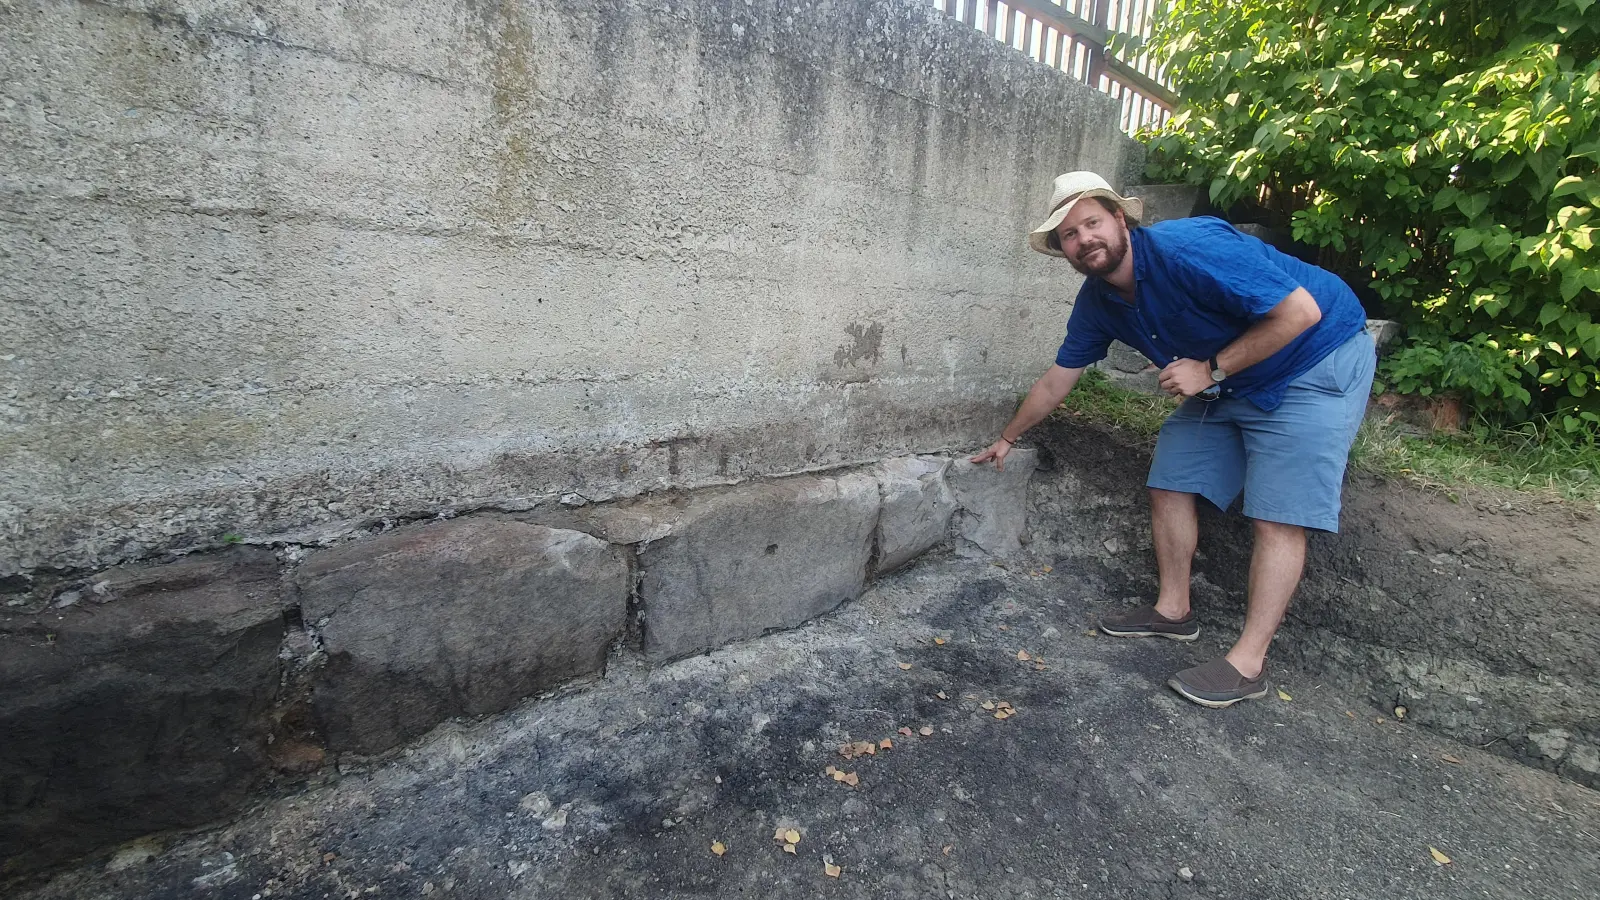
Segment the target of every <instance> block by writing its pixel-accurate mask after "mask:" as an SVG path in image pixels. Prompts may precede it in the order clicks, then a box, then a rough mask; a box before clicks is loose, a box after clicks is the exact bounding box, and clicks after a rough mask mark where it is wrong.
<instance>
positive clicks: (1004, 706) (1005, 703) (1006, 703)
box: [995, 700, 1011, 709]
mask: <svg viewBox="0 0 1600 900" xmlns="http://www.w3.org/2000/svg"><path fill="white" fill-rule="evenodd" d="M995 705H996V706H998V707H1000V708H1001V709H1010V708H1011V701H1010V700H1001V701H1000V702H999V703H996V704H995Z"/></svg>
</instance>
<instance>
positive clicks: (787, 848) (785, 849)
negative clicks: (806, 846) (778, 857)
mask: <svg viewBox="0 0 1600 900" xmlns="http://www.w3.org/2000/svg"><path fill="white" fill-rule="evenodd" d="M783 852H785V853H793V854H794V855H795V856H799V855H800V852H799V851H798V850H796V849H794V845H793V844H784V845H783Z"/></svg>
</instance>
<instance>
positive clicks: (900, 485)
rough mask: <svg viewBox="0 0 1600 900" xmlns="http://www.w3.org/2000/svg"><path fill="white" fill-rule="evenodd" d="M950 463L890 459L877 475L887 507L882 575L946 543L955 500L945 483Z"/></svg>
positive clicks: (881, 520)
mask: <svg viewBox="0 0 1600 900" xmlns="http://www.w3.org/2000/svg"><path fill="white" fill-rule="evenodd" d="M948 468H950V461H949V460H948V459H941V458H938V457H929V456H913V457H905V458H902V459H891V460H888V461H887V462H884V463H883V464H881V465H879V466H878V467H877V468H876V469H875V470H874V471H873V474H874V475H875V476H876V477H877V479H878V489H879V495H880V496H881V497H882V498H883V509H882V511H881V512H879V514H878V572H880V573H883V572H892V571H894V570H895V569H898V568H900V567H901V566H903V565H905V564H906V563H908V562H910V561H911V560H913V559H915V558H917V557H918V556H921V555H922V554H923V553H926V552H927V551H928V550H929V549H931V548H932V547H934V546H936V545H938V544H939V543H940V542H941V541H943V540H944V539H945V536H946V535H947V534H948V533H949V531H950V517H951V515H953V514H954V513H955V511H956V497H955V494H954V493H952V492H951V490H950V485H948V484H946V483H945V478H944V473H945V470H946V469H948Z"/></svg>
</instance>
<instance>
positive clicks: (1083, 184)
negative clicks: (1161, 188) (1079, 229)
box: [1028, 172, 1144, 257]
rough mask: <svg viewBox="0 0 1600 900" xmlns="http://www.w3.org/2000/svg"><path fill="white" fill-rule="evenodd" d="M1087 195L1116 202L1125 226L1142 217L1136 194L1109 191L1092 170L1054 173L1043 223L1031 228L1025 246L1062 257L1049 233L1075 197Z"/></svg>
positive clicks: (1079, 198) (1063, 215)
mask: <svg viewBox="0 0 1600 900" xmlns="http://www.w3.org/2000/svg"><path fill="white" fill-rule="evenodd" d="M1090 197H1105V198H1107V199H1110V200H1114V201H1116V204H1117V206H1119V207H1121V208H1122V214H1123V216H1125V217H1126V218H1127V220H1128V224H1129V225H1137V224H1139V220H1140V219H1141V218H1143V217H1144V201H1143V200H1140V199H1139V198H1138V197H1124V196H1122V195H1121V194H1119V193H1117V192H1116V191H1113V190H1112V189H1111V185H1109V184H1106V180H1105V179H1104V178H1101V177H1100V176H1099V175H1096V174H1095V173H1093V172H1068V173H1067V174H1065V175H1058V176H1056V183H1055V190H1052V191H1051V192H1050V215H1049V217H1047V218H1046V219H1045V220H1044V224H1043V225H1040V226H1039V227H1038V228H1035V229H1034V230H1033V233H1032V234H1030V235H1028V246H1030V247H1032V248H1033V249H1035V250H1037V251H1039V252H1040V253H1044V254H1047V255H1049V256H1060V257H1065V256H1066V254H1065V253H1062V252H1061V250H1060V249H1058V247H1059V245H1057V246H1054V247H1053V246H1051V241H1050V235H1051V234H1052V233H1054V232H1055V230H1056V226H1057V225H1060V224H1061V220H1062V219H1065V218H1066V217H1067V213H1069V212H1072V208H1073V207H1074V206H1077V205H1078V201H1079V200H1086V199H1088V198H1090Z"/></svg>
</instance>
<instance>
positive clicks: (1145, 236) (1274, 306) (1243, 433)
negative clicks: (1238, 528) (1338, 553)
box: [972, 172, 1376, 708]
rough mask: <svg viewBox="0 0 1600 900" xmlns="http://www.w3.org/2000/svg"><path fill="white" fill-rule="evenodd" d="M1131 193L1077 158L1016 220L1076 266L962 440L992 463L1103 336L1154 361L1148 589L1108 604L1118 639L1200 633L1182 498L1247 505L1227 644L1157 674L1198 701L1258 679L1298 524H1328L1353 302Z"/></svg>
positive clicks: (1332, 524)
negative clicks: (1014, 370)
mask: <svg viewBox="0 0 1600 900" xmlns="http://www.w3.org/2000/svg"><path fill="white" fill-rule="evenodd" d="M1143 207H1144V204H1143V203H1142V202H1141V201H1140V200H1138V199H1137V198H1125V197H1122V196H1120V195H1118V194H1117V192H1116V191H1113V190H1112V189H1111V187H1110V185H1108V184H1107V183H1106V182H1105V180H1104V179H1103V178H1101V177H1100V176H1098V175H1095V174H1094V173H1092V172H1071V173H1068V174H1066V175H1062V176H1061V177H1059V178H1057V179H1056V181H1055V190H1054V192H1053V196H1052V197H1051V200H1050V214H1049V217H1048V218H1046V219H1045V222H1044V224H1043V225H1040V226H1039V227H1038V228H1037V229H1036V230H1035V231H1034V232H1033V233H1032V234H1031V235H1030V236H1029V244H1030V245H1031V246H1032V247H1033V249H1035V250H1037V251H1039V252H1040V253H1045V254H1048V255H1051V256H1059V257H1062V258H1064V259H1066V260H1067V261H1068V262H1069V263H1071V264H1072V266H1073V268H1075V269H1077V270H1078V271H1079V272H1081V273H1083V274H1084V275H1085V276H1087V278H1086V280H1085V282H1084V284H1083V287H1082V288H1081V289H1080V290H1079V291H1078V299H1077V302H1076V305H1075V306H1074V307H1073V309H1072V315H1071V316H1070V318H1069V319H1068V321H1067V335H1066V340H1065V341H1063V343H1062V344H1061V349H1060V351H1059V352H1058V353H1057V354H1056V361H1055V365H1053V366H1051V367H1050V369H1049V370H1048V371H1046V372H1045V373H1044V375H1043V376H1042V377H1041V378H1040V379H1039V380H1038V382H1037V383H1035V384H1034V386H1033V389H1032V390H1031V391H1029V393H1028V397H1027V399H1026V400H1024V401H1023V403H1022V406H1021V407H1020V408H1019V409H1018V410H1017V414H1016V415H1015V416H1014V417H1013V418H1012V419H1011V422H1010V423H1009V424H1007V425H1006V427H1005V428H1004V429H1003V430H1002V431H1001V433H1000V438H999V440H997V441H995V442H994V444H993V445H991V446H990V447H989V448H988V449H987V450H985V451H983V452H982V453H980V454H978V455H977V456H974V457H973V458H972V461H973V462H977V463H982V462H987V461H989V460H994V462H995V464H996V465H997V466H1002V467H1003V466H1004V463H1005V458H1006V454H1007V453H1009V452H1010V450H1011V447H1012V445H1014V444H1015V443H1016V441H1017V439H1018V438H1020V437H1021V436H1022V433H1023V432H1025V431H1027V430H1028V429H1029V428H1031V427H1033V426H1034V425H1036V424H1038V423H1039V422H1040V421H1041V420H1042V419H1044V417H1045V416H1046V415H1048V414H1049V413H1050V412H1051V410H1054V409H1055V408H1056V407H1057V406H1059V405H1060V404H1061V401H1062V400H1063V399H1065V397H1066V396H1067V394H1068V393H1069V392H1070V391H1071V390H1072V388H1073V386H1074V385H1075V384H1077V382H1078V378H1079V377H1080V376H1081V375H1082V374H1083V370H1084V367H1085V366H1088V365H1089V364H1091V363H1094V362H1096V361H1098V360H1100V359H1102V358H1104V357H1105V355H1106V350H1107V347H1108V346H1109V345H1110V343H1111V341H1112V340H1113V339H1116V340H1120V341H1122V342H1124V343H1126V344H1128V345H1130V346H1132V347H1134V348H1136V349H1138V350H1139V351H1140V352H1142V353H1144V355H1145V356H1147V357H1149V358H1150V360H1151V361H1152V362H1154V363H1155V364H1156V365H1158V366H1160V367H1161V376H1160V384H1161V387H1162V388H1163V389H1164V390H1166V391H1167V392H1168V393H1169V394H1172V395H1173V396H1175V397H1182V398H1185V399H1184V402H1183V403H1182V404H1181V405H1180V406H1179V407H1178V409H1177V410H1176V411H1174V412H1173V413H1172V415H1171V416H1169V417H1168V418H1167V421H1166V423H1165V424H1163V425H1162V427H1161V436H1160V438H1159V440H1158V441H1157V443H1156V450H1155V458H1154V460H1153V461H1152V462H1151V465H1150V477H1149V479H1148V482H1147V484H1148V487H1149V489H1150V512H1151V519H1152V524H1153V532H1154V537H1155V551H1156V567H1157V571H1158V573H1159V575H1160V590H1159V592H1158V595H1157V597H1156V600H1155V602H1154V603H1152V604H1150V605H1147V606H1143V607H1141V608H1139V609H1135V610H1131V611H1129V612H1126V613H1123V614H1120V615H1113V616H1108V617H1107V618H1106V619H1105V620H1104V621H1102V622H1101V625H1100V628H1101V630H1102V631H1105V632H1106V633H1107V634H1112V635H1117V636H1124V637H1151V636H1155V637H1166V638H1171V639H1173V640H1179V641H1192V640H1194V639H1196V638H1197V637H1199V635H1200V629H1199V626H1198V625H1197V624H1196V623H1195V620H1194V614H1193V612H1192V611H1191V610H1190V606H1189V568H1190V564H1191V562H1192V560H1193V558H1194V550H1195V542H1196V537H1197V534H1198V527H1197V524H1196V517H1195V497H1197V496H1199V497H1204V498H1205V499H1206V500H1208V501H1210V502H1211V503H1213V504H1215V505H1216V506H1217V507H1219V508H1222V509H1226V508H1227V507H1228V506H1229V505H1230V504H1231V503H1232V502H1233V500H1234V498H1236V497H1237V496H1238V495H1239V493H1240V491H1241V490H1242V491H1243V493H1244V515H1245V516H1246V517H1248V518H1249V519H1251V520H1252V523H1253V526H1254V530H1255V549H1254V554H1253V556H1252V558H1251V562H1250V580H1249V606H1248V611H1247V612H1246V615H1245V624H1244V631H1243V633H1242V634H1241V635H1240V637H1239V640H1238V642H1237V643H1235V644H1234V645H1233V648H1232V649H1231V650H1229V651H1228V653H1227V655H1226V656H1224V657H1222V658H1220V659H1216V660H1212V661H1211V662H1208V663H1206V664H1204V665H1201V666H1196V667H1195V668H1192V669H1185V670H1184V671H1182V672H1179V673H1177V674H1176V675H1175V676H1173V678H1172V680H1171V681H1169V682H1168V684H1170V685H1171V686H1172V688H1173V689H1174V690H1176V691H1177V692H1178V693H1180V694H1182V695H1183V696H1184V697H1187V698H1188V699H1190V700H1193V701H1194V702H1196V703H1199V704H1201V705H1203V706H1209V707H1214V708H1217V707H1224V706H1229V705H1232V704H1234V703H1237V702H1238V701H1240V700H1245V699H1253V698H1258V697H1262V696H1265V695H1266V693H1267V672H1266V655H1267V646H1268V644H1270V643H1271V642H1272V636H1273V634H1275V633H1276V632H1277V630H1278V625H1279V623H1280V622H1282V620H1283V614H1284V610H1285V609H1287V608H1288V605H1289V598H1290V597H1291V596H1292V595H1293V594H1294V590H1295V587H1296V585H1298V584H1299V581H1300V572H1301V568H1302V566H1303V565H1304V563H1305V552H1306V537H1305V532H1306V529H1308V528H1314V529H1318V530H1322V531H1332V532H1336V531H1338V528H1339V492H1340V487H1341V485H1342V483H1343V480H1344V467H1345V462H1346V459H1347V458H1348V455H1349V451H1350V444H1351V442H1352V441H1353V440H1354V439H1355V434H1356V429H1357V427H1358V426H1359V425H1360V424H1361V418H1362V415H1363V413H1364V412H1365V410H1366V405H1367V395H1368V393H1369V392H1370V391H1371V387H1372V373H1373V368H1374V366H1375V364H1376V355H1375V353H1374V350H1373V344H1372V339H1371V338H1370V337H1368V336H1367V333H1366V314H1365V312H1363V310H1362V308H1361V305H1360V303H1359V302H1357V300H1356V297H1355V294H1354V293H1353V292H1352V291H1351V290H1350V287H1349V286H1348V285H1346V284H1345V283H1344V282H1343V281H1341V280H1340V279H1339V278H1338V277H1337V276H1335V275H1333V274H1332V273H1330V272H1327V271H1325V270H1323V269H1320V268H1318V267H1316V266H1313V265H1309V264H1307V263H1304V262H1301V261H1300V260H1297V259H1295V258H1293V257H1291V256H1287V255H1285V254H1283V253H1280V252H1279V251H1277V250H1275V249H1273V248H1272V247H1270V246H1268V245H1267V244H1265V243H1263V242H1261V241H1259V240H1257V239H1255V238H1253V237H1249V236H1247V235H1244V234H1241V233H1240V232H1239V231H1237V230H1236V229H1234V228H1233V226H1231V225H1229V224H1227V223H1226V222H1223V221H1221V220H1220V219H1214V218H1210V217H1199V218H1192V219H1175V220H1171V221H1166V222H1160V223H1158V224H1155V225H1151V226H1148V227H1143V228H1141V227H1137V226H1138V223H1139V219H1140V217H1141V215H1142V213H1143Z"/></svg>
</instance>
